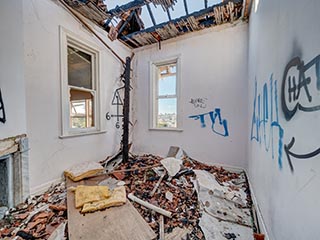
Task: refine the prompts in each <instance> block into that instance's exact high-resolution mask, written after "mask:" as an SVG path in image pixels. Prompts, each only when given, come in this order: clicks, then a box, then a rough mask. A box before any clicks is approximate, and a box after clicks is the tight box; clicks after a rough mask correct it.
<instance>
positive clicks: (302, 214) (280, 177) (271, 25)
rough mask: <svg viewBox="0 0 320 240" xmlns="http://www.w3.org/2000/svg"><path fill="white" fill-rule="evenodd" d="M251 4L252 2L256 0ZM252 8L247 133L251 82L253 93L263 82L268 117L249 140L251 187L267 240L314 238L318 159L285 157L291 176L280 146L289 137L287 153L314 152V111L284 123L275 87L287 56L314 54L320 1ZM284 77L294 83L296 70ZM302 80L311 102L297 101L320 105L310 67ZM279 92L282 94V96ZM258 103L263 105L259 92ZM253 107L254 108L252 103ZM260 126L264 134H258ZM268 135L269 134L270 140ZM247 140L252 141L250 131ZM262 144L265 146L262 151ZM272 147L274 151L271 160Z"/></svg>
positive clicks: (272, 0) (281, 0)
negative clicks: (307, 79) (272, 83)
mask: <svg viewBox="0 0 320 240" xmlns="http://www.w3.org/2000/svg"><path fill="white" fill-rule="evenodd" d="M255 2H256V4H257V3H258V2H259V1H257V0H256V1H255ZM254 7H255V6H254ZM256 9H257V11H256V12H255V9H253V11H252V14H251V18H250V27H249V46H250V47H249V119H248V122H249V135H251V132H250V131H251V128H252V127H253V129H254V130H255V129H256V126H257V124H256V122H253V124H252V117H253V109H254V99H255V96H254V92H255V79H256V80H257V94H261V93H262V89H263V85H264V84H265V83H267V87H268V94H269V95H268V109H269V118H266V117H265V118H263V117H261V119H260V122H261V127H260V140H261V143H259V142H257V141H256V140H255V139H253V140H249V141H250V144H249V175H250V178H251V183H252V184H253V189H254V192H255V195H256V198H257V201H258V203H259V207H260V209H261V211H262V215H263V218H264V221H265V225H266V227H267V231H268V233H269V236H270V239H273V240H287V239H288V240H301V239H319V224H318V223H319V219H318V218H319V212H320V207H319V201H318V199H319V197H320V193H319V185H320V177H319V172H320V155H317V156H315V157H313V158H309V159H297V158H295V157H291V160H292V164H293V167H294V171H293V172H292V171H291V170H290V167H289V162H288V159H287V156H286V153H285V151H284V145H288V144H289V142H290V141H291V139H292V137H295V139H296V142H295V144H294V145H293V147H292V148H291V149H290V150H291V151H292V152H294V153H297V154H307V153H311V152H313V151H315V150H316V149H318V148H319V145H320V144H319V143H320V134H319V133H320V128H319V120H320V112H319V111H315V112H303V111H300V110H298V111H297V112H296V114H295V115H294V116H293V118H292V119H291V120H290V121H287V120H286V119H285V118H284V113H283V111H282V108H281V103H282V101H281V84H282V82H283V75H284V70H285V67H286V65H287V64H288V62H289V61H290V60H291V59H292V58H293V57H295V56H299V57H300V58H301V60H303V61H304V63H305V64H307V63H308V62H309V61H310V60H312V59H313V58H314V57H316V56H318V55H319V54H320V45H319V40H320V31H319V24H318V20H319V9H320V1H318V0H306V1H299V0H268V1H261V0H260V4H259V6H257V8H256ZM290 73H295V76H296V79H297V80H298V78H297V76H298V70H296V68H295V70H294V69H292V70H291V72H290ZM271 74H273V80H277V87H278V91H277V94H278V99H276V98H275V90H274V89H273V96H271V95H270V84H269V81H270V76H271ZM306 77H311V82H310V84H308V89H309V91H310V93H311V95H312V101H311V102H309V101H307V100H306V92H305V90H304V89H301V92H300V97H299V100H298V101H299V102H300V103H301V104H303V105H305V106H306V105H308V106H317V105H320V101H319V91H318V90H317V88H316V81H317V80H316V77H315V66H313V68H312V69H311V70H309V71H308V72H306ZM285 92H286V95H288V92H287V91H285ZM257 98H258V96H257ZM271 100H272V102H273V106H274V107H273V115H274V118H273V120H274V123H275V124H279V125H280V126H281V129H283V137H280V139H281V140H282V141H279V136H280V135H279V128H278V127H271V117H270V114H271ZM261 101H263V97H262V94H261ZM298 101H294V103H297V102H298ZM256 104H257V105H256V107H258V100H256ZM260 105H261V111H263V105H264V104H262V102H261V104H260ZM276 106H278V116H279V118H278V120H276V117H275V116H276ZM291 109H292V104H291ZM257 111H258V109H257V108H256V112H257ZM264 122H265V126H266V128H265V129H266V130H264ZM270 129H271V130H270ZM271 132H273V134H274V135H273V137H272V135H271ZM264 134H265V136H266V139H267V145H265V140H264ZM253 137H257V134H256V132H255V131H254V134H253ZM249 138H250V136H249ZM269 139H270V140H269ZM269 141H270V142H269ZM268 144H270V145H269V146H270V148H269V150H268V151H267V149H268ZM279 144H280V145H279ZM266 146H267V147H266ZM272 146H273V147H274V156H273V157H272ZM279 146H280V147H279ZM279 153H280V157H279ZM279 162H280V163H282V165H281V164H279Z"/></svg>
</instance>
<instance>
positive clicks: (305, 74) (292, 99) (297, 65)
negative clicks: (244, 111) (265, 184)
mask: <svg viewBox="0 0 320 240" xmlns="http://www.w3.org/2000/svg"><path fill="white" fill-rule="evenodd" d="M312 77H313V78H312ZM319 91H320V55H318V56H317V57H315V58H314V59H312V60H311V61H310V62H308V63H307V64H304V62H303V61H301V59H300V58H299V57H295V58H293V59H292V60H291V61H290V62H289V63H288V64H287V66H286V68H285V71H284V74H283V81H282V87H281V106H282V111H283V113H284V116H285V118H286V120H287V121H290V120H291V119H292V118H293V116H294V115H295V114H296V112H297V111H298V110H300V111H302V112H315V111H319V110H320V105H319V103H320V99H319V98H317V96H318V95H319ZM294 144H295V138H294V137H292V139H291V141H290V143H289V144H285V145H284V151H285V152H286V156H287V159H288V163H289V166H290V169H291V171H292V172H294V167H293V164H292V160H291V157H294V158H296V159H309V158H312V157H315V156H317V155H318V154H320V148H318V149H317V150H315V151H313V152H310V153H306V154H297V153H294V152H293V151H291V149H292V147H293V145H294Z"/></svg>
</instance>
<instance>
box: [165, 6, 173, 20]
mask: <svg viewBox="0 0 320 240" xmlns="http://www.w3.org/2000/svg"><path fill="white" fill-rule="evenodd" d="M166 12H167V14H168V18H169V21H171V20H172V19H171V15H170V11H169V8H167V9H166Z"/></svg>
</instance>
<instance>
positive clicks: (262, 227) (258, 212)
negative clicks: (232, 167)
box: [244, 170, 270, 240]
mask: <svg viewBox="0 0 320 240" xmlns="http://www.w3.org/2000/svg"><path fill="white" fill-rule="evenodd" d="M244 171H245V173H246V175H247V179H248V182H249V187H250V192H251V199H252V202H253V205H254V206H255V209H256V212H257V217H258V221H259V226H260V231H261V233H262V234H264V235H265V240H270V238H269V235H268V232H267V228H266V225H265V223H264V220H263V216H262V213H261V210H260V207H259V204H258V202H257V198H256V196H255V193H254V191H253V188H252V184H251V181H250V177H249V175H248V173H247V171H246V170H244Z"/></svg>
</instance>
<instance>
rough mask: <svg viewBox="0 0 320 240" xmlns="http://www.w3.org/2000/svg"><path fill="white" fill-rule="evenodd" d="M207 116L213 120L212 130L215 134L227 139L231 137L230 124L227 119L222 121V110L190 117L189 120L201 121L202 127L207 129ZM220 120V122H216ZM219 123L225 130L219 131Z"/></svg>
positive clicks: (218, 109) (217, 109)
mask: <svg viewBox="0 0 320 240" xmlns="http://www.w3.org/2000/svg"><path fill="white" fill-rule="evenodd" d="M205 116H210V120H211V129H212V131H213V132H214V133H216V134H218V135H220V136H223V137H227V136H229V131H228V122H227V120H226V119H222V117H221V109H220V108H216V109H215V110H214V111H211V112H208V113H203V114H199V115H193V116H189V118H193V119H194V120H200V123H201V127H202V128H205V127H206V126H207V125H206V119H205ZM217 119H218V122H217V121H216V120H217ZM216 123H218V124H219V125H220V126H222V127H223V130H222V131H220V130H218V129H217V128H218V126H217V124H216Z"/></svg>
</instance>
